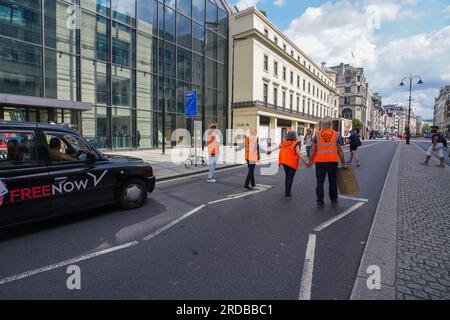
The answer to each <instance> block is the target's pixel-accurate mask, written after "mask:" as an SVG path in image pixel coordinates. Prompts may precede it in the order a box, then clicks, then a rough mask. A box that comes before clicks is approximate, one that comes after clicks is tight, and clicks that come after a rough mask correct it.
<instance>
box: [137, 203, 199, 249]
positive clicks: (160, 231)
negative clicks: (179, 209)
mask: <svg viewBox="0 0 450 320" xmlns="http://www.w3.org/2000/svg"><path fill="white" fill-rule="evenodd" d="M204 207H206V205H205V204H202V205H201V206H198V207H197V208H195V209H193V210H191V211H189V212H188V213H186V214H184V215H182V216H181V217H179V218H178V219H176V220H174V221H172V222H171V223H169V224H167V225H165V226H164V227H162V228H160V229H158V230H156V231H155V232H152V233H151V234H149V235H148V236H146V237H145V238H144V240H145V241H148V240H150V239H153V238H154V237H156V236H157V235H159V234H161V233H163V232H164V231H166V230H168V229H170V228H172V227H173V226H174V225H176V224H177V223H179V222H181V221H183V220H185V219H187V218H189V217H190V216H192V215H193V214H194V213H196V212H198V211H200V210H202V209H203V208H204Z"/></svg>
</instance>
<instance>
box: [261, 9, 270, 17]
mask: <svg viewBox="0 0 450 320" xmlns="http://www.w3.org/2000/svg"><path fill="white" fill-rule="evenodd" d="M259 12H261V13H262V14H263V16H264V17H266V18H268V17H267V12H266V11H264V10H259Z"/></svg>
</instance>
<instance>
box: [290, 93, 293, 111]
mask: <svg viewBox="0 0 450 320" xmlns="http://www.w3.org/2000/svg"><path fill="white" fill-rule="evenodd" d="M293 106H294V95H292V94H290V95H289V108H291V110H292V107H293Z"/></svg>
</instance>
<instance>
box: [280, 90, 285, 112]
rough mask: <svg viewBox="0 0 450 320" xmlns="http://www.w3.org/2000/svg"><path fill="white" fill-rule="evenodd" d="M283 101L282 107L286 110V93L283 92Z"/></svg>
mask: <svg viewBox="0 0 450 320" xmlns="http://www.w3.org/2000/svg"><path fill="white" fill-rule="evenodd" d="M281 99H282V100H281V105H282V107H283V108H286V91H283V94H282V98H281Z"/></svg>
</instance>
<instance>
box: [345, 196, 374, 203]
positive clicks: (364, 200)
mask: <svg viewBox="0 0 450 320" xmlns="http://www.w3.org/2000/svg"><path fill="white" fill-rule="evenodd" d="M339 198H341V199H347V200H354V201H359V202H361V201H362V202H368V201H369V199H364V198H355V197H349V196H343V195H340V196H339Z"/></svg>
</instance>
